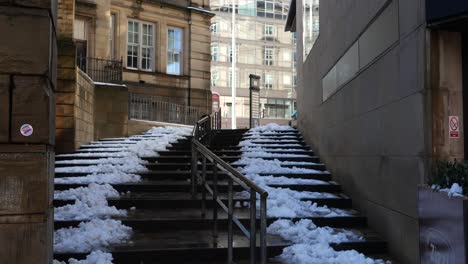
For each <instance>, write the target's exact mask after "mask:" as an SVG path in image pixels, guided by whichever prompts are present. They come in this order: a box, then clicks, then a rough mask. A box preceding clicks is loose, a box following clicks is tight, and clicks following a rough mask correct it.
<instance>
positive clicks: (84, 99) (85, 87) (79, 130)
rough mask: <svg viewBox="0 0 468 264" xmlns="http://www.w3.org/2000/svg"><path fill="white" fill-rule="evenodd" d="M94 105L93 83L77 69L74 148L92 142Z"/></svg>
mask: <svg viewBox="0 0 468 264" xmlns="http://www.w3.org/2000/svg"><path fill="white" fill-rule="evenodd" d="M97 103H99V102H97ZM94 105H95V99H94V82H93V80H91V78H89V77H88V75H86V73H83V72H82V71H81V70H79V69H77V78H76V92H75V113H74V114H75V147H79V146H81V145H82V144H86V143H89V142H90V141H92V140H94Z"/></svg>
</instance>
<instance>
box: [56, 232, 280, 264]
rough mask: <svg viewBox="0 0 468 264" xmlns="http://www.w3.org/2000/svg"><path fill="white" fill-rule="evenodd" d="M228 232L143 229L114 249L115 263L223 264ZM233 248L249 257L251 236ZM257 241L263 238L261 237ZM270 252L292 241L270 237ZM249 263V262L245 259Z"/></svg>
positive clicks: (61, 257) (238, 236)
mask: <svg viewBox="0 0 468 264" xmlns="http://www.w3.org/2000/svg"><path fill="white" fill-rule="evenodd" d="M218 241H219V242H221V241H227V233H226V231H220V233H219V236H218V239H214V238H213V235H212V229H211V228H208V227H207V228H202V227H199V228H197V229H196V230H184V229H180V230H161V231H158V232H152V233H148V232H140V231H139V230H137V231H136V232H134V234H133V235H132V239H131V240H130V241H129V242H128V243H126V244H121V245H118V246H113V247H111V248H110V252H111V253H112V257H113V261H114V263H119V264H120V263H184V264H201V263H203V264H215V263H216V264H221V263H225V262H226V254H227V253H226V252H227V247H226V243H218ZM234 241H236V242H235V245H234V247H233V251H234V255H235V256H236V258H241V259H248V258H249V255H250V247H249V241H248V239H247V238H246V237H245V236H244V235H242V234H238V233H235V234H234ZM257 241H259V240H258V239H257ZM268 243H269V247H268V255H269V256H274V255H277V254H279V253H281V251H282V250H283V248H284V247H286V246H288V245H289V243H287V242H285V241H284V240H280V238H276V239H274V238H273V237H272V236H270V237H269V239H268ZM86 254H87V253H82V254H70V253H66V252H64V253H56V254H54V258H55V259H57V260H61V261H63V260H67V259H69V258H78V259H80V258H84V257H85V256H86ZM245 263H247V262H245Z"/></svg>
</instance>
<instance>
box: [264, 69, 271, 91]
mask: <svg viewBox="0 0 468 264" xmlns="http://www.w3.org/2000/svg"><path fill="white" fill-rule="evenodd" d="M264 79H265V89H267V90H271V89H273V76H272V75H271V74H268V73H266V74H265V78H264Z"/></svg>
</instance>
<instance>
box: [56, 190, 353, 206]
mask: <svg viewBox="0 0 468 264" xmlns="http://www.w3.org/2000/svg"><path fill="white" fill-rule="evenodd" d="M200 197H201V195H198V197H197V198H195V199H194V198H193V197H192V195H191V194H189V193H177V192H160V193H154V192H143V193H132V192H130V193H122V194H121V196H120V197H118V198H108V199H107V201H108V202H109V206H115V207H117V208H118V209H127V210H131V208H132V207H136V208H138V209H148V208H150V209H151V208H200V206H201V198H200ZM219 198H220V199H221V200H222V201H224V202H226V203H227V195H225V194H223V195H220V196H219ZM233 199H234V203H235V204H237V203H238V202H242V203H245V204H248V203H249V201H250V200H249V197H248V196H246V195H239V194H236V195H234V198H233ZM301 200H302V201H310V202H312V203H317V205H318V206H328V207H330V208H346V209H349V208H351V205H352V202H351V199H350V198H349V197H347V196H344V195H342V194H339V193H318V192H317V193H311V195H310V197H304V198H301ZM74 202H75V201H74V200H66V199H65V200H63V199H55V200H54V206H55V207H60V206H64V205H67V204H73V203H74ZM206 205H207V207H208V208H210V207H212V206H213V200H212V196H211V195H209V194H208V195H207V201H206Z"/></svg>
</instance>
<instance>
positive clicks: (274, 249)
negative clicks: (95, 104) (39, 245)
mask: <svg viewBox="0 0 468 264" xmlns="http://www.w3.org/2000/svg"><path fill="white" fill-rule="evenodd" d="M245 132H246V130H218V131H214V136H213V139H212V141H211V145H210V149H211V150H212V151H213V152H214V153H215V154H217V155H218V156H220V157H221V158H222V159H223V160H225V161H226V162H229V163H232V162H235V161H237V160H238V159H239V158H240V156H241V154H242V152H241V151H240V147H239V146H238V143H239V141H240V140H242V138H243V134H244V133H245ZM279 135H282V136H288V137H290V138H291V139H299V141H300V143H299V144H300V146H295V147H287V148H288V149H295V151H297V152H294V153H297V154H304V155H308V156H309V157H301V158H297V157H287V158H276V159H280V160H288V161H311V162H316V163H319V161H320V159H319V158H318V157H317V156H315V155H314V152H313V151H311V150H310V147H309V146H307V145H306V144H305V143H304V142H303V141H302V137H301V135H300V134H299V132H297V131H288V132H283V133H278V134H271V135H268V136H269V137H271V138H272V139H273V138H275V137H277V136H279ZM148 137H149V136H148ZM282 139H285V140H284V141H281V142H279V143H278V142H276V141H275V142H261V143H260V144H264V147H266V148H268V149H269V151H271V153H284V151H282V150H278V151H276V149H281V148H283V147H282V145H284V144H287V139H286V138H285V137H283V138H282ZM135 140H138V139H135ZM116 144H121V143H120V140H119V139H103V140H100V141H99V142H98V144H91V145H87V146H85V147H82V148H81V149H80V150H79V151H78V153H93V154H90V155H89V156H86V157H81V156H72V155H69V156H64V157H61V156H58V157H57V158H56V160H57V161H61V162H60V163H58V164H57V165H56V166H57V167H70V166H76V164H73V163H72V162H71V161H72V160H75V159H87V160H90V163H91V160H93V159H98V158H102V156H99V153H112V152H117V151H118V150H116V149H115V147H114V146H115V145H116ZM125 144H130V143H125ZM107 146H108V147H107ZM94 149H98V150H94ZM103 149H107V150H103ZM190 149H191V145H190V138H188V139H183V140H179V141H178V142H176V143H174V144H172V147H169V148H168V151H162V152H159V156H158V157H148V158H145V160H147V161H148V162H149V163H148V164H147V165H146V167H147V168H148V169H149V171H146V172H143V173H139V175H140V176H141V177H142V181H141V182H135V183H124V184H112V186H113V187H114V188H115V189H116V190H117V191H118V192H120V193H123V195H121V197H120V198H110V199H108V202H109V205H110V206H115V207H117V208H118V209H127V210H128V215H127V217H122V218H120V220H122V223H123V224H124V225H126V226H130V227H132V229H133V230H134V233H133V235H132V238H131V240H130V241H129V242H127V243H124V244H119V245H113V246H112V247H111V248H110V252H111V253H112V255H113V258H114V263H139V264H143V263H145V264H146V263H225V262H226V255H227V232H226V230H227V229H226V227H227V214H226V213H225V212H224V211H223V210H222V209H218V212H219V216H218V217H219V218H218V219H219V222H218V223H219V228H220V229H219V237H218V239H217V240H216V239H214V238H213V236H212V226H213V221H212V214H211V210H210V209H211V208H213V205H214V204H213V201H212V199H211V198H210V197H209V196H208V198H207V214H206V215H205V216H204V217H202V215H201V210H200V208H201V199H200V195H198V196H197V197H196V198H195V199H194V198H192V196H191V195H190V190H191V182H190V177H191V174H190V169H191V151H190ZM94 154H95V155H94ZM67 161H70V163H67ZM89 165H92V163H91V164H89ZM199 166H201V165H199ZM233 166H234V165H233ZM288 166H289V165H288ZM295 166H296V167H303V168H311V169H315V170H320V171H325V170H326V168H325V165H323V164H317V165H301V166H297V165H295ZM235 167H238V168H241V167H242V164H238V165H235ZM199 168H201V167H199ZM207 171H208V172H207V179H208V180H209V179H211V175H212V164H210V163H207ZM84 175H86V173H84V174H83V173H56V177H78V176H84ZM268 175H273V176H278V177H279V176H286V177H289V178H303V179H317V180H322V181H328V182H330V184H327V185H311V184H307V185H302V184H276V185H271V187H282V188H290V189H292V190H298V191H311V192H327V193H333V194H335V195H334V196H333V197H332V198H316V199H307V200H310V201H312V202H314V203H317V204H318V205H320V206H324V205H326V206H328V207H333V208H341V209H349V210H352V209H351V207H352V201H351V199H350V198H349V197H347V196H346V195H344V194H342V193H341V187H340V185H339V184H338V183H335V182H333V181H332V179H331V175H330V174H329V173H316V174H313V173H311V174H288V175H285V174H284V173H277V174H275V173H273V174H271V173H268ZM218 178H219V182H218V190H219V192H220V196H221V200H224V201H225V200H227V194H226V189H227V183H226V181H225V179H226V176H225V174H224V173H223V172H219V171H218ZM223 179H224V180H223ZM81 186H86V185H83V184H55V189H56V190H66V189H69V188H77V187H81ZM238 187H239V186H236V185H234V190H239V191H240V189H239V188H238ZM199 188H201V187H199ZM234 201H235V202H236V203H237V202H239V203H240V204H241V205H243V204H244V205H245V204H247V203H248V201H249V199H248V198H245V197H243V196H241V195H235V196H234ZM72 202H73V201H67V200H55V201H54V206H55V207H58V206H63V205H65V204H68V203H72ZM226 203H227V202H226ZM235 215H236V217H237V218H238V219H239V220H240V221H241V222H242V223H243V224H244V225H245V226H248V224H249V209H248V208H247V207H246V206H240V207H236V209H235ZM308 219H310V220H312V221H313V222H314V223H315V224H316V225H317V226H329V227H337V228H346V229H351V230H356V231H357V232H360V233H362V234H363V236H364V237H365V240H364V241H350V242H346V243H340V244H334V245H332V247H333V248H334V249H336V250H348V249H355V250H357V251H358V252H362V253H364V254H366V255H369V256H378V257H382V255H383V256H384V257H385V254H386V253H387V251H386V243H385V242H384V241H382V240H381V239H380V238H379V237H378V235H377V234H375V233H374V232H372V231H371V230H369V229H368V227H367V223H366V218H365V217H364V216H362V215H360V214H359V213H358V212H356V211H352V214H351V215H350V216H341V217H310V218H308ZM275 220H277V218H273V217H269V218H268V223H272V222H274V221H275ZM294 220H299V219H294ZM257 222H258V223H257V225H260V223H259V219H257ZM78 224H79V221H55V229H59V228H63V227H70V226H77V225H78ZM235 230H237V229H236V228H235ZM257 241H258V239H257ZM289 245H290V242H288V241H285V240H283V239H281V238H280V237H278V236H273V235H269V236H268V256H270V257H273V256H276V255H279V254H281V252H282V250H283V248H284V247H287V246H289ZM249 254H250V248H249V240H248V239H247V238H246V237H244V236H243V235H242V234H241V233H240V232H239V231H236V232H235V234H234V256H235V259H236V261H237V263H248V259H249ZM86 255H87V254H86V253H60V254H59V253H56V254H54V258H55V259H57V260H67V259H68V258H70V257H73V258H77V259H83V258H84V257H85V256H86ZM271 263H276V262H274V261H273V260H271Z"/></svg>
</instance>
